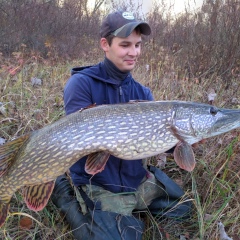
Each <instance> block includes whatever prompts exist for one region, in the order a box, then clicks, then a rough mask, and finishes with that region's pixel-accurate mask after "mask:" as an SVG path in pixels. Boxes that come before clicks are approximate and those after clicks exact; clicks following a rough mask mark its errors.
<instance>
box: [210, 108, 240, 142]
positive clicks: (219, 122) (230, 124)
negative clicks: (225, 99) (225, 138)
mask: <svg viewBox="0 0 240 240" xmlns="http://www.w3.org/2000/svg"><path fill="white" fill-rule="evenodd" d="M215 117H216V122H215V123H214V125H213V127H212V129H211V130H210V131H209V137H212V136H216V135H219V134H223V133H226V132H229V131H231V130H234V129H236V128H239V127H240V109H239V110H233V109H223V108H220V109H218V112H217V114H216V116H215Z"/></svg>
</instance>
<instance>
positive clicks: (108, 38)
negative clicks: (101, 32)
mask: <svg viewBox="0 0 240 240" xmlns="http://www.w3.org/2000/svg"><path fill="white" fill-rule="evenodd" d="M133 31H135V32H136V33H137V34H141V28H140V27H139V26H137V27H136V28H135V29H134V30H133ZM115 37H116V36H114V35H112V34H110V35H108V36H107V37H105V38H106V40H107V42H108V45H109V46H111V45H112V41H113V38H115Z"/></svg>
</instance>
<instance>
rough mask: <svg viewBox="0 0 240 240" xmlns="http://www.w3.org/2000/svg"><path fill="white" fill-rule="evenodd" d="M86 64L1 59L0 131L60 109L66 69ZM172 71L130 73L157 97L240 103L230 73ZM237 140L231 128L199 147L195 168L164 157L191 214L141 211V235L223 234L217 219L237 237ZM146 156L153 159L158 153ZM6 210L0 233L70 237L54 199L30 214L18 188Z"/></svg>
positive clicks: (15, 131) (42, 120)
mask: <svg viewBox="0 0 240 240" xmlns="http://www.w3.org/2000/svg"><path fill="white" fill-rule="evenodd" d="M94 62H97V60H96V59H95V60H94ZM87 64H89V63H84V62H81V61H77V62H70V63H64V64H61V63H57V64H52V63H51V62H46V61H45V60H43V59H39V58H30V59H28V60H27V61H25V62H24V63H23V64H20V63H19V61H10V60H8V61H6V62H4V63H2V68H1V70H0V91H1V96H0V102H1V103H0V123H1V125H0V137H1V138H3V139H6V140H11V139H12V138H14V137H16V136H19V135H22V134H24V133H27V132H29V131H32V130H36V129H38V128H41V127H43V126H45V125H46V124H50V123H52V122H54V121H55V120H57V119H59V118H60V117H61V116H62V115H64V109H63V100H62V91H63V87H64V85H65V83H66V80H67V79H68V77H69V72H70V68H71V67H73V66H76V65H87ZM176 74H177V73H175V72H164V71H163V70H162V69H161V68H160V67H158V68H154V66H151V65H150V66H149V69H148V71H147V68H146V66H145V64H141V65H139V66H138V67H137V68H136V69H135V70H134V72H133V75H134V77H135V78H136V79H138V80H139V81H140V82H142V83H143V84H144V85H147V86H149V87H150V88H151V89H152V91H153V93H154V96H155V99H156V100H160V99H162V100H173V99H177V100H187V101H198V102H205V103H206V102H208V101H209V99H208V94H209V92H210V91H213V90H214V91H215V92H216V94H217V96H216V98H215V100H214V104H215V105H217V106H220V107H228V108H239V105H240V99H239V93H240V92H239V82H238V81H239V79H229V80H228V81H230V82H231V84H229V83H228V84H226V80H223V79H221V78H220V77H217V76H214V75H213V76H210V77H209V78H208V79H201V80H199V79H187V78H185V77H184V76H183V77H182V78H181V77H180V78H179V77H178V78H176ZM33 78H37V79H41V84H39V85H38V84H36V83H40V82H39V81H36V80H33ZM33 83H35V84H33ZM226 86H227V87H226ZM239 140H240V132H239V130H236V131H232V132H230V133H227V134H224V135H221V136H218V137H214V138H211V139H209V140H207V142H206V143H204V144H201V145H198V146H196V147H195V148H194V152H195V156H196V160H197V167H196V168H195V170H194V171H193V172H192V173H187V172H185V171H183V170H180V169H179V168H178V167H177V166H176V164H175V162H174V160H173V158H172V156H169V157H168V161H167V165H166V166H165V168H164V171H165V172H166V173H167V174H168V175H169V176H171V177H172V178H173V179H174V180H175V181H176V182H177V183H179V185H181V186H182V187H183V188H184V190H185V191H186V194H187V195H188V196H189V197H190V198H191V199H193V203H194V209H193V214H192V218H191V219H189V220H188V221H187V222H181V223H176V222H173V221H172V220H168V219H165V220H161V221H160V222H156V219H153V218H152V217H151V216H150V215H149V213H148V212H147V211H146V212H145V214H143V215H144V221H145V223H146V224H145V225H146V230H145V233H144V240H147V239H149V240H150V239H180V236H181V239H220V235H219V228H218V222H220V221H221V222H222V223H223V224H224V226H225V230H226V232H227V234H228V235H229V236H231V237H232V238H233V239H239V236H240V224H239V222H240V213H239V212H240V203H239V199H240V189H239V180H240V170H239V169H240V143H239V142H240V141H239ZM149 162H150V163H151V164H156V159H151V160H149ZM10 212H11V213H10V214H9V216H8V218H7V221H6V223H5V225H4V226H3V227H2V228H1V229H0V239H46V240H51V239H62V240H64V239H68V240H70V239H73V238H72V235H71V231H70V229H69V228H68V225H67V223H66V222H65V221H62V216H61V215H60V214H59V212H58V211H57V209H56V208H55V207H54V206H53V204H52V203H51V202H49V204H48V205H47V207H46V208H45V209H44V210H43V211H41V212H37V213H36V212H32V211H30V210H28V209H27V207H26V205H25V203H24V202H23V199H22V197H21V194H20V193H16V194H15V195H14V196H13V198H12V201H11V208H10ZM29 221H30V224H29ZM25 225H26V226H25ZM24 226H25V227H24ZM237 237H238V238H237Z"/></svg>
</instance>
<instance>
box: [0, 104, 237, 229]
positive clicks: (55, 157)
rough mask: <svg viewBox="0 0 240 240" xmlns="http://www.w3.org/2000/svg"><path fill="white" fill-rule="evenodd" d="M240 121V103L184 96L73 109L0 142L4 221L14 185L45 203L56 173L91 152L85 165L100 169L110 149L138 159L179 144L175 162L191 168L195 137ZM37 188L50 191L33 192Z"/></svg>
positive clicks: (33, 201) (34, 203)
mask: <svg viewBox="0 0 240 240" xmlns="http://www.w3.org/2000/svg"><path fill="white" fill-rule="evenodd" d="M239 125H240V111H239V109H238V110H237V109H236V110H227V109H219V108H216V107H214V106H211V105H207V104H201V103H193V102H181V101H156V102H154V101H153V102H135V103H131V104H114V105H102V106H97V107H93V108H87V109H82V110H80V111H78V112H76V113H73V114H70V115H68V116H66V117H64V118H62V119H60V120H58V121H56V122H55V123H53V124H51V125H48V126H45V127H44V128H42V129H39V130H37V131H34V132H32V133H29V134H28V135H26V136H22V137H20V138H19V139H16V140H13V141H12V142H9V143H7V144H5V145H3V146H0V159H1V160H0V163H1V164H0V176H1V178H0V225H2V224H3V223H4V221H5V218H6V215H7V212H8V208H9V201H10V199H11V197H12V195H13V193H14V192H15V191H17V190H18V189H19V188H22V187H25V188H26V189H27V190H26V191H25V194H24V199H25V201H26V203H27V205H28V207H29V208H30V209H33V210H40V209H42V208H43V207H44V206H45V205H46V204H47V201H48V199H49V197H50V195H51V191H52V189H53V186H54V180H55V179H56V177H57V176H59V175H61V174H63V173H64V172H65V171H66V170H67V169H68V168H69V167H70V166H71V165H72V164H74V163H75V162H76V161H78V160H79V159H80V158H82V157H83V156H86V155H89V156H90V157H89V159H88V160H87V163H86V167H85V169H86V171H87V172H88V173H90V174H96V173H97V172H99V171H102V170H103V169H104V165H105V164H106V161H107V159H108V156H109V155H114V156H116V157H119V158H122V159H125V160H135V159H139V158H145V157H150V156H154V155H156V154H159V153H162V152H165V151H166V150H169V149H171V148H172V147H174V146H176V147H175V150H174V158H175V160H176V162H177V164H178V165H179V166H180V167H181V168H183V169H186V170H188V171H191V170H193V168H194V166H195V160H194V155H193V153H192V149H191V145H192V144H193V143H196V142H198V141H200V140H202V139H205V138H208V137H212V136H215V135H218V134H221V133H224V132H227V131H230V130H232V129H235V128H238V127H239ZM97 161H99V162H100V164H99V162H97ZM99 165H100V167H99ZM19 173H21V174H19ZM33 192H43V193H44V194H45V195H46V197H43V198H42V197H40V196H37V197H36V196H35V197H34V196H32V195H31V193H33Z"/></svg>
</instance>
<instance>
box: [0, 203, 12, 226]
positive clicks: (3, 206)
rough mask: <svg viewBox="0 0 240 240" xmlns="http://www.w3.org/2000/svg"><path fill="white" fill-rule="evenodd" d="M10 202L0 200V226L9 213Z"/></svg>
mask: <svg viewBox="0 0 240 240" xmlns="http://www.w3.org/2000/svg"><path fill="white" fill-rule="evenodd" d="M9 206H10V204H9V202H7V203H6V202H2V201H0V227H1V226H2V225H3V224H4V222H5V220H6V218H7V215H8V211H9Z"/></svg>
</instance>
